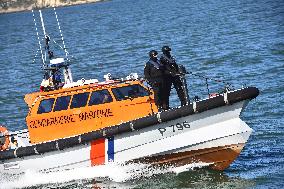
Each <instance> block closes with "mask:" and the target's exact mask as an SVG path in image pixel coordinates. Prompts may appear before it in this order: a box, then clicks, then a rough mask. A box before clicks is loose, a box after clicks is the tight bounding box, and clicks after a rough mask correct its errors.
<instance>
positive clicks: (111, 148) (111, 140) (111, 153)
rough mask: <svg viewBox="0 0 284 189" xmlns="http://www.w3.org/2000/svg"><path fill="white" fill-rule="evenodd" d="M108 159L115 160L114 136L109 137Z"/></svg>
mask: <svg viewBox="0 0 284 189" xmlns="http://www.w3.org/2000/svg"><path fill="white" fill-rule="evenodd" d="M107 156H108V161H109V162H110V161H114V137H110V138H108V151H107Z"/></svg>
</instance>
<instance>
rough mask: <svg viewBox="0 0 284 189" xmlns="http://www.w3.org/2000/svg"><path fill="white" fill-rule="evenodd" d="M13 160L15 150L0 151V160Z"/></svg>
mask: <svg viewBox="0 0 284 189" xmlns="http://www.w3.org/2000/svg"><path fill="white" fill-rule="evenodd" d="M12 158H15V149H10V150H5V151H0V160H5V159H12Z"/></svg>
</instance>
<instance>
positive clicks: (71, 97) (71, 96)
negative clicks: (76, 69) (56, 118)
mask: <svg viewBox="0 0 284 189" xmlns="http://www.w3.org/2000/svg"><path fill="white" fill-rule="evenodd" d="M62 97H70V99H69V102H68V106H67V109H60V110H55V107H56V103H57V99H58V98H62ZM72 99H73V95H71V94H69V95H66V96H57V98H56V100H55V103H54V105H53V110H52V111H53V112H59V111H64V110H69V107H70V103H71V100H72Z"/></svg>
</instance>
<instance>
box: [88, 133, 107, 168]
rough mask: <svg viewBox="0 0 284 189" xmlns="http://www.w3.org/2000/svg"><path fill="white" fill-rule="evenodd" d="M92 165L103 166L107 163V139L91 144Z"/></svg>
mask: <svg viewBox="0 0 284 189" xmlns="http://www.w3.org/2000/svg"><path fill="white" fill-rule="evenodd" d="M90 159H91V165H92V166H95V165H102V164H104V163H105V139H104V138H102V139H98V140H94V141H92V142H91V151H90Z"/></svg>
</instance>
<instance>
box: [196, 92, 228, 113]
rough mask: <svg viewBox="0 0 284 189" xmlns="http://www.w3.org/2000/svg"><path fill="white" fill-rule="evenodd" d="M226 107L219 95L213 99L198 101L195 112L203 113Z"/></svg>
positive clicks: (221, 96) (222, 97)
mask: <svg viewBox="0 0 284 189" xmlns="http://www.w3.org/2000/svg"><path fill="white" fill-rule="evenodd" d="M224 105H226V103H225V101H224V96H223V95H219V96H216V97H214V98H209V99H207V100H202V101H198V102H197V103H196V111H197V112H199V113H200V112H204V111H207V110H211V109H214V108H217V107H220V106H224Z"/></svg>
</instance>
